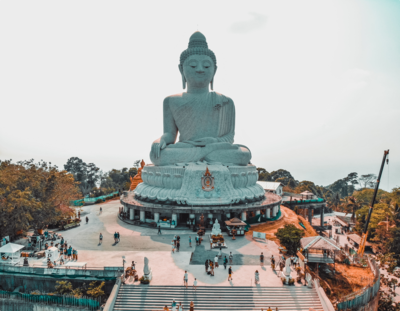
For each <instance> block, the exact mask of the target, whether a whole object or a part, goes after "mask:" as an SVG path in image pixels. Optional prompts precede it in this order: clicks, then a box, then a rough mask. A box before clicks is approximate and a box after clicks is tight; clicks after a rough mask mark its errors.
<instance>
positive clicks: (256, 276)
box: [254, 270, 260, 285]
mask: <svg viewBox="0 0 400 311" xmlns="http://www.w3.org/2000/svg"><path fill="white" fill-rule="evenodd" d="M259 281H260V274H259V273H258V270H256V272H255V273H254V282H255V283H256V285H257V284H258V282H259Z"/></svg>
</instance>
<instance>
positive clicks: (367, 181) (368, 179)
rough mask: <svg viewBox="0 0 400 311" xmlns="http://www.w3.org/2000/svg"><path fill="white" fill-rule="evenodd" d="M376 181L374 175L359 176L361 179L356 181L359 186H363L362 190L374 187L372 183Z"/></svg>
mask: <svg viewBox="0 0 400 311" xmlns="http://www.w3.org/2000/svg"><path fill="white" fill-rule="evenodd" d="M375 179H376V175H375V174H365V175H361V177H360V178H359V179H358V181H359V182H360V184H361V185H364V187H363V188H367V187H368V186H369V187H371V186H372V187H374V181H373V180H375Z"/></svg>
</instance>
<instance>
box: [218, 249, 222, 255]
mask: <svg viewBox="0 0 400 311" xmlns="http://www.w3.org/2000/svg"><path fill="white" fill-rule="evenodd" d="M218 258H222V248H221V247H220V248H219V252H218Z"/></svg>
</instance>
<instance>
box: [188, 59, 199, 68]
mask: <svg viewBox="0 0 400 311" xmlns="http://www.w3.org/2000/svg"><path fill="white" fill-rule="evenodd" d="M189 66H190V67H192V68H196V67H197V62H196V61H195V60H192V61H190V63H189Z"/></svg>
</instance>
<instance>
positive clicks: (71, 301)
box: [0, 291, 101, 310]
mask: <svg viewBox="0 0 400 311" xmlns="http://www.w3.org/2000/svg"><path fill="white" fill-rule="evenodd" d="M0 298H9V299H10V298H12V299H18V300H22V301H25V302H32V303H42V304H46V305H50V304H56V305H62V306H73V307H85V308H89V309H90V310H98V309H99V307H100V303H101V298H100V297H98V298H88V297H82V298H76V297H74V296H53V295H31V294H23V293H14V292H6V291H0Z"/></svg>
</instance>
